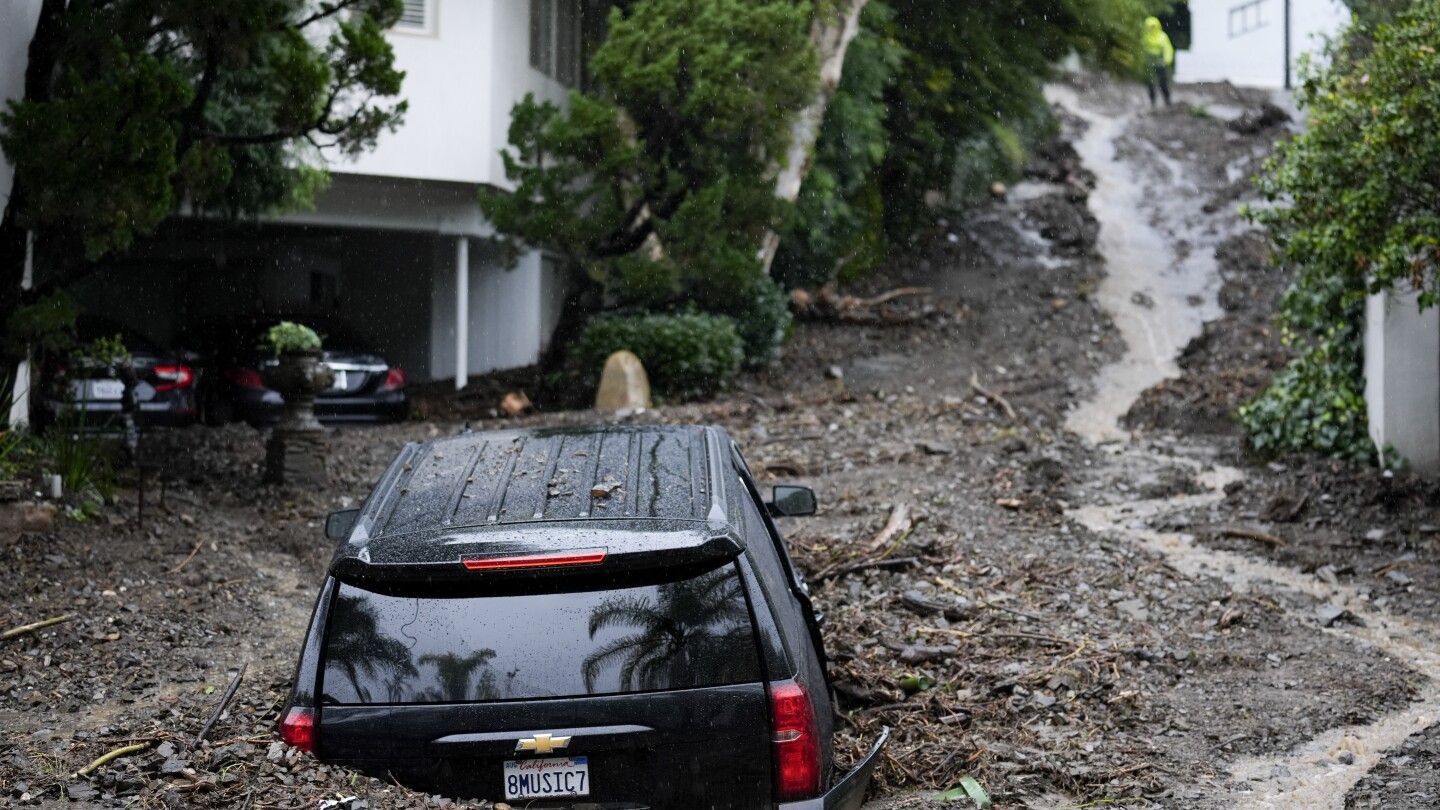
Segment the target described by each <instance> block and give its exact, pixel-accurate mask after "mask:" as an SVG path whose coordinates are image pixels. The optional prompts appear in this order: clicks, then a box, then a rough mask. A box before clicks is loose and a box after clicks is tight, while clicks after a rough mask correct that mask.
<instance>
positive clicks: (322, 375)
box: [260, 352, 335, 431]
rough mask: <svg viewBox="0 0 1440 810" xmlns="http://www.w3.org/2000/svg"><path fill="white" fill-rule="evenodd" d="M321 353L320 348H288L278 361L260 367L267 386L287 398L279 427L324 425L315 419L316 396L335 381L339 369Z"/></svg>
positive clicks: (296, 427)
mask: <svg viewBox="0 0 1440 810" xmlns="http://www.w3.org/2000/svg"><path fill="white" fill-rule="evenodd" d="M320 357H321V354H320V352H286V353H285V354H282V355H280V361H279V362H278V363H276V364H275V365H273V366H268V365H267V366H265V367H263V368H262V369H261V370H260V378H261V379H262V380H264V381H265V387H266V388H269V389H270V390H272V391H274V392H276V393H278V394H279V395H280V396H281V397H282V398H283V399H284V400H285V415H284V416H283V417H281V419H280V424H279V425H277V426H276V430H289V431H294V430H323V429H324V428H322V427H321V426H320V423H319V422H318V421H316V420H315V397H317V396H319V395H320V394H323V393H324V392H325V390H326V389H328V388H329V387H330V385H331V383H334V382H335V372H334V371H332V370H331V369H330V367H329V366H327V365H325V364H324V363H323V362H321V361H320Z"/></svg>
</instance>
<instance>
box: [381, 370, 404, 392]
mask: <svg viewBox="0 0 1440 810" xmlns="http://www.w3.org/2000/svg"><path fill="white" fill-rule="evenodd" d="M404 387H405V372H404V371H402V370H401V369H398V368H392V369H390V370H389V371H387V372H386V373H385V382H383V383H380V390H381V391H398V390H400V389H401V388H404Z"/></svg>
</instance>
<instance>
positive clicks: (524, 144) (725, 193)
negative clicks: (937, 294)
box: [481, 0, 817, 362]
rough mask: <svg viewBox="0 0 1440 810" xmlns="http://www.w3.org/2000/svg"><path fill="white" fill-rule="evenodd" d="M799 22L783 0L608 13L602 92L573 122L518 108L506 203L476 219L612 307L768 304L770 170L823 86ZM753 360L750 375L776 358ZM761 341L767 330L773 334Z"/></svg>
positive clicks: (534, 107)
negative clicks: (551, 257) (764, 249)
mask: <svg viewBox="0 0 1440 810" xmlns="http://www.w3.org/2000/svg"><path fill="white" fill-rule="evenodd" d="M807 20H808V9H807V8H806V6H805V5H803V4H795V3H792V2H789V1H788V0H771V2H752V1H751V0H636V2H634V3H630V4H627V5H626V6H625V8H624V9H623V10H621V9H615V10H614V11H612V12H611V16H610V21H609V33H608V36H607V37H606V39H605V41H604V42H603V43H602V44H601V45H600V46H599V48H598V49H597V50H596V51H595V54H594V56H593V57H592V59H591V62H590V68H591V73H592V74H593V77H594V80H595V86H596V87H597V88H598V89H597V90H594V91H592V92H589V93H578V92H577V93H572V94H571V97H570V106H569V110H568V112H562V111H561V110H560V109H559V108H558V107H557V106H555V105H554V104H551V103H549V102H538V101H536V100H535V99H534V98H533V97H527V98H526V99H525V100H524V101H522V102H521V103H520V104H518V105H517V106H516V107H515V109H514V111H513V117H512V120H511V126H510V148H509V149H508V150H506V151H505V152H504V154H503V159H504V163H505V171H506V176H507V177H508V178H510V180H511V181H512V182H513V183H514V184H515V191H514V192H513V193H506V192H499V191H488V192H484V193H482V194H481V206H482V208H483V209H484V211H485V213H486V215H487V216H488V217H489V218H490V219H491V220H492V221H493V222H494V223H495V225H496V227H497V228H498V229H499V230H500V231H501V232H502V233H505V234H507V235H509V236H510V237H512V238H514V239H515V240H517V241H518V242H520V243H523V244H527V245H531V246H541V245H544V246H547V247H551V248H554V249H557V250H560V251H562V252H564V253H565V254H566V255H567V256H568V257H569V258H570V259H571V260H573V261H574V262H575V263H576V264H578V265H579V266H580V267H581V268H582V269H583V270H584V271H585V272H586V274H587V275H588V277H589V278H591V279H593V280H594V281H595V282H596V284H597V285H598V286H599V288H600V290H601V292H602V300H603V302H604V305H605V306H607V307H612V308H615V307H628V308H634V307H644V308H651V309H664V308H668V307H672V306H675V305H677V304H679V303H680V302H682V301H691V302H694V303H695V304H697V305H698V306H700V307H701V308H704V309H707V310H714V311H724V312H735V311H736V310H735V309H734V307H735V306H736V302H737V301H740V300H752V299H753V300H759V301H764V300H768V299H765V297H764V294H763V293H761V294H759V295H756V294H755V292H756V291H757V290H761V289H762V288H761V286H760V285H761V283H762V282H765V281H766V280H765V279H764V277H763V273H762V271H761V267H760V262H759V258H758V254H759V247H760V239H761V237H762V236H763V235H764V233H765V232H766V231H767V230H770V229H771V228H773V227H776V226H778V225H781V224H783V223H784V221H785V220H786V217H787V210H786V209H787V206H786V205H785V204H784V203H782V202H781V201H780V200H778V199H777V198H776V197H775V194H774V177H773V167H772V166H771V163H770V160H769V158H768V157H767V156H769V155H776V154H783V153H784V147H785V144H786V142H787V137H788V133H789V128H788V127H789V122H790V121H791V119H792V118H793V115H794V113H795V112H796V111H798V110H799V109H801V108H802V107H803V106H804V105H805V104H806V103H807V102H808V101H809V99H810V98H811V96H812V93H813V92H814V88H815V83H816V81H817V66H816V57H815V53H814V48H813V47H812V46H811V45H810V44H809V39H808V37H807V34H806V30H807ZM764 331H766V330H762V329H758V328H757V329H755V330H754V331H753V332H752V333H751V334H752V336H753V337H755V338H756V339H757V342H754V343H753V344H752V346H751V351H750V355H749V356H750V358H751V360H752V362H762V358H765V357H768V356H770V355H771V354H772V353H773V350H774V347H773V346H769V345H761V343H760V342H759V341H758V336H759V335H760V334H761V333H762V332H764ZM768 331H769V332H770V333H774V332H775V331H776V330H774V329H768Z"/></svg>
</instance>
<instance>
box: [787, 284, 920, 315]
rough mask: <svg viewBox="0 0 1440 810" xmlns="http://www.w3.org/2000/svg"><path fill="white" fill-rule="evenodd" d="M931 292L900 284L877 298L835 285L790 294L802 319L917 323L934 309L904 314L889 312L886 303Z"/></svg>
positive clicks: (795, 311)
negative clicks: (846, 291) (839, 289)
mask: <svg viewBox="0 0 1440 810" xmlns="http://www.w3.org/2000/svg"><path fill="white" fill-rule="evenodd" d="M929 294H930V288H929V287H900V288H898V289H894V290H890V291H889V292H885V293H881V294H880V295H877V296H875V297H873V298H856V297H855V296H853V295H841V294H840V293H837V292H836V291H835V289H834V288H833V287H821V288H820V289H818V290H815V291H814V292H807V291H806V290H801V289H796V290H792V291H791V293H790V309H791V310H792V311H794V313H795V317H797V318H799V319H801V320H813V321H838V322H842V323H888V324H903V323H914V322H916V321H919V320H921V319H923V318H925V317H926V316H928V315H929V314H930V313H931V312H932V311H933V309H932V308H931V307H929V306H920V307H918V308H912V309H910V310H909V311H906V312H903V313H902V312H894V311H885V310H884V309H883V308H884V306H885V305H886V304H888V303H890V302H891V301H894V300H895V299H897V298H904V297H907V296H916V295H929Z"/></svg>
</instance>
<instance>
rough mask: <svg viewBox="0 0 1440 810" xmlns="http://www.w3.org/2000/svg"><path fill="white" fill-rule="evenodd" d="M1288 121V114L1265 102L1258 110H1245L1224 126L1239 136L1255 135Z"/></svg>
mask: <svg viewBox="0 0 1440 810" xmlns="http://www.w3.org/2000/svg"><path fill="white" fill-rule="evenodd" d="M1289 120H1290V114H1289V113H1287V112H1285V111H1284V110H1282V109H1280V108H1279V107H1277V106H1275V105H1274V104H1271V103H1270V102H1268V101H1267V102H1264V103H1262V104H1261V105H1260V108H1259V109H1255V110H1246V111H1245V113H1244V114H1242V115H1241V116H1240V117H1239V118H1236V119H1235V120H1234V121H1231V122H1230V123H1228V124H1226V125H1225V126H1227V127H1229V128H1230V129H1231V130H1232V131H1234V132H1238V133H1240V134H1241V135H1257V134H1259V133H1261V132H1264V131H1265V130H1267V129H1269V128H1271V127H1273V126H1278V125H1280V124H1284V123H1286V122H1287V121H1289Z"/></svg>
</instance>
